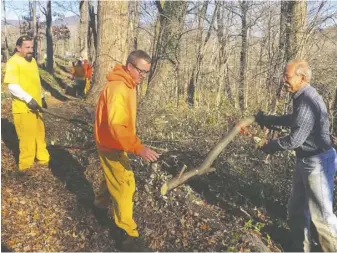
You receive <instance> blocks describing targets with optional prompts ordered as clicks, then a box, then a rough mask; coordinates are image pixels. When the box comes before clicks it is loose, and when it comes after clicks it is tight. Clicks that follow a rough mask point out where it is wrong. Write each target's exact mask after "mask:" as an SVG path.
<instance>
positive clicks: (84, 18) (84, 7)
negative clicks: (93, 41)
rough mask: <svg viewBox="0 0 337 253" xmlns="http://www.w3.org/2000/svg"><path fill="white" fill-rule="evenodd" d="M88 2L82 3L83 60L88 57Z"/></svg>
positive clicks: (81, 52)
mask: <svg viewBox="0 0 337 253" xmlns="http://www.w3.org/2000/svg"><path fill="white" fill-rule="evenodd" d="M88 6H89V5H88V1H84V0H82V1H80V31H79V35H80V36H79V43H80V55H81V56H82V57H83V58H87V57H88V40H87V39H88Z"/></svg>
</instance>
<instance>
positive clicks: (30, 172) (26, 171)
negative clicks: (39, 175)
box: [18, 169, 34, 177]
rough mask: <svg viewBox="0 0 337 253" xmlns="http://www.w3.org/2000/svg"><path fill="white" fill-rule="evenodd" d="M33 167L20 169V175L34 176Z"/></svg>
mask: <svg viewBox="0 0 337 253" xmlns="http://www.w3.org/2000/svg"><path fill="white" fill-rule="evenodd" d="M33 174H34V173H33V169H24V170H19V171H18V175H19V176H22V177H26V176H27V177H30V176H33Z"/></svg>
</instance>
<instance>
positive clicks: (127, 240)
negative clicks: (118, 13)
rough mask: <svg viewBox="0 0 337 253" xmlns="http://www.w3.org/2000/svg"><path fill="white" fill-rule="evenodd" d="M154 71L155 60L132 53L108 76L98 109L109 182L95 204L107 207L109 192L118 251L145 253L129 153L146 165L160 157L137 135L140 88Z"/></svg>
mask: <svg viewBox="0 0 337 253" xmlns="http://www.w3.org/2000/svg"><path fill="white" fill-rule="evenodd" d="M150 67H151V58H150V57H149V55H148V54H147V53H145V52H144V51H142V50H136V51H133V52H131V53H130V55H129V56H128V58H127V61H126V64H125V66H122V65H119V64H117V65H116V66H115V67H114V69H113V70H112V71H111V72H109V73H108V74H107V81H108V83H107V84H106V85H105V87H104V89H103V91H102V92H101V94H100V97H99V101H98V104H97V109H96V121H95V130H94V136H95V140H96V145H97V149H98V155H99V158H100V161H101V167H102V168H103V171H104V175H105V180H104V181H103V182H102V184H101V187H100V191H99V194H98V195H97V197H96V200H95V206H94V207H97V208H104V205H105V203H107V194H106V192H107V190H108V192H109V193H110V195H111V197H112V203H113V208H112V211H113V217H114V220H115V223H116V225H117V227H118V228H119V230H120V236H119V238H118V240H117V243H118V247H119V248H120V249H121V250H123V251H143V250H145V248H144V245H143V242H142V241H141V240H140V239H139V238H138V237H139V233H138V230H137V224H136V222H135V221H134V219H133V194H134V192H135V189H136V185H135V178H134V173H133V171H132V168H131V165H130V161H129V158H128V155H127V153H128V152H129V153H133V154H136V155H138V156H140V157H142V158H143V159H145V160H146V161H156V160H157V159H158V157H159V155H158V154H157V153H156V152H155V151H153V150H151V149H150V148H148V147H146V146H144V145H143V144H142V143H141V141H140V139H139V138H138V137H137V135H136V105H137V101H136V98H137V96H136V86H137V85H139V84H141V83H142V81H143V79H144V77H145V76H146V74H148V73H149V71H150Z"/></svg>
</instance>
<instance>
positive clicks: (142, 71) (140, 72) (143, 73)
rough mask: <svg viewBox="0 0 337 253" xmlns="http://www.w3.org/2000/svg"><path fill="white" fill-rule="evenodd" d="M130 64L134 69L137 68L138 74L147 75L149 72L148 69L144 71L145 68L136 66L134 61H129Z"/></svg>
mask: <svg viewBox="0 0 337 253" xmlns="http://www.w3.org/2000/svg"><path fill="white" fill-rule="evenodd" d="M131 65H132V66H134V67H135V69H136V70H137V72H138V73H139V74H140V75H147V74H149V73H150V70H149V71H146V70H143V69H140V68H138V67H137V66H136V65H135V64H134V63H132V62H131Z"/></svg>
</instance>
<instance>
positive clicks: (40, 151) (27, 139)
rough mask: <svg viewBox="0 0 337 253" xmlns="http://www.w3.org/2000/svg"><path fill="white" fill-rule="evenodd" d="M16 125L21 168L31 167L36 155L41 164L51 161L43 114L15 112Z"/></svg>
mask: <svg viewBox="0 0 337 253" xmlns="http://www.w3.org/2000/svg"><path fill="white" fill-rule="evenodd" d="M13 120H14V126H15V130H16V134H17V135H18V139H19V150H20V155H19V170H21V171H22V170H26V169H29V168H30V167H31V166H32V165H33V164H34V160H35V157H36V159H37V160H38V162H39V163H40V164H47V163H48V162H49V153H48V150H47V148H46V142H45V130H44V123H43V120H42V116H41V114H38V113H33V112H27V113H13Z"/></svg>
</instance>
